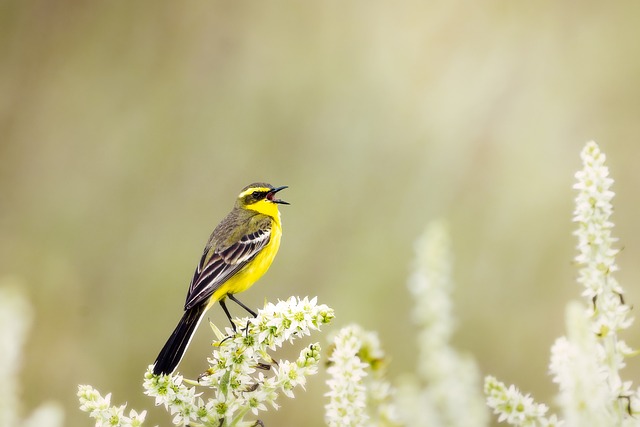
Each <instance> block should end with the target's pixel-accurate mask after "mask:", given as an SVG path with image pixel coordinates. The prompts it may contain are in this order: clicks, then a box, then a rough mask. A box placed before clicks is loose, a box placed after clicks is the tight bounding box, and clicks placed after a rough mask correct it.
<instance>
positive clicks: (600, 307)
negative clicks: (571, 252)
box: [573, 141, 633, 337]
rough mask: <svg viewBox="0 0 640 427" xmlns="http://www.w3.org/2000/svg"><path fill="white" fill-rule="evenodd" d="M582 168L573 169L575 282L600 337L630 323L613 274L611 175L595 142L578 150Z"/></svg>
mask: <svg viewBox="0 0 640 427" xmlns="http://www.w3.org/2000/svg"><path fill="white" fill-rule="evenodd" d="M580 156H581V157H582V162H583V166H584V167H583V169H582V170H581V171H579V172H577V173H576V179H577V180H578V182H577V183H576V184H575V185H574V186H573V188H575V189H576V190H578V192H579V193H578V196H577V197H576V208H575V211H574V216H573V220H574V221H575V222H577V223H578V229H577V230H576V231H575V232H574V234H575V235H576V236H577V237H578V252H579V253H578V255H577V256H576V263H577V264H578V265H580V266H581V268H580V272H579V277H578V282H579V283H581V284H582V285H583V286H584V287H585V289H584V292H583V295H584V296H585V297H586V298H587V299H588V302H589V304H590V307H591V308H592V316H593V319H592V323H593V325H594V327H595V330H594V332H595V333H596V334H598V336H600V337H605V336H606V335H608V334H610V333H613V334H615V333H616V332H618V331H620V330H623V329H626V328H628V327H629V326H630V325H631V322H632V321H633V319H632V318H630V317H628V314H629V307H628V306H626V305H625V304H624V299H623V297H622V288H621V287H620V285H619V284H618V282H617V280H616V279H615V277H614V276H613V273H614V272H615V271H617V270H618V266H617V265H616V262H615V256H616V255H617V254H618V249H615V248H614V247H613V244H614V243H615V242H616V241H617V239H616V238H614V237H612V236H611V231H612V230H613V223H612V222H611V221H610V217H611V214H612V213H613V206H612V205H611V200H612V199H613V196H614V192H613V191H611V190H610V188H611V185H612V184H613V179H611V178H610V177H609V168H607V167H606V166H605V164H604V163H605V160H606V156H605V154H604V153H603V152H601V151H600V149H599V148H598V145H597V144H596V143H595V142H593V141H591V142H589V143H587V145H586V146H585V148H584V149H583V150H582V153H581V154H580Z"/></svg>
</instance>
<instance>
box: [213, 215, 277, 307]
mask: <svg viewBox="0 0 640 427" xmlns="http://www.w3.org/2000/svg"><path fill="white" fill-rule="evenodd" d="M281 236H282V229H281V228H280V225H279V224H277V223H275V221H274V224H273V229H272V231H271V239H270V240H269V243H267V246H265V247H264V249H262V251H261V252H260V253H259V254H258V256H256V257H255V258H254V259H253V261H251V262H250V263H248V264H247V265H246V266H245V267H244V268H243V269H242V270H240V271H238V272H237V273H236V274H234V275H233V276H232V277H230V278H229V280H227V281H226V282H225V283H223V284H222V286H220V287H219V288H218V290H216V291H215V292H214V294H213V296H212V298H211V300H210V301H209V304H208V306H209V307H211V306H212V305H213V304H215V303H216V302H217V301H220V300H221V299H222V298H224V297H225V296H226V295H227V294H237V293H240V292H244V291H246V290H247V289H249V288H250V287H251V286H253V284H254V283H255V282H257V281H258V279H260V278H261V277H262V275H263V274H264V273H266V272H267V270H268V269H269V267H270V266H271V263H272V262H273V259H274V258H275V257H276V253H278V249H279V248H280V237H281Z"/></svg>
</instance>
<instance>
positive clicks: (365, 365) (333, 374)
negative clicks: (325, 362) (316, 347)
mask: <svg viewBox="0 0 640 427" xmlns="http://www.w3.org/2000/svg"><path fill="white" fill-rule="evenodd" d="M331 341H332V347H333V349H332V352H331V355H330V356H329V364H330V366H329V368H328V369H327V373H328V374H329V376H330V378H329V379H328V380H327V385H328V386H329V392H327V393H326V396H328V397H329V403H328V404H327V405H325V421H326V423H327V424H328V425H329V426H330V427H342V426H351V427H356V426H365V425H366V426H396V425H399V424H398V416H397V414H396V409H395V405H394V404H393V402H392V401H391V398H392V395H393V392H394V390H393V389H392V388H391V385H390V384H389V383H388V382H387V381H386V380H385V379H384V377H385V373H386V369H385V368H386V363H385V356H384V352H383V351H382V347H381V345H380V340H379V339H378V335H377V334H375V333H373V332H367V331H365V330H363V329H362V328H361V327H360V326H358V325H351V326H347V327H344V328H342V329H341V330H340V331H339V332H338V333H337V334H336V335H335V336H334V337H333V339H332V340H331ZM371 408H374V409H371ZM367 409H369V410H367Z"/></svg>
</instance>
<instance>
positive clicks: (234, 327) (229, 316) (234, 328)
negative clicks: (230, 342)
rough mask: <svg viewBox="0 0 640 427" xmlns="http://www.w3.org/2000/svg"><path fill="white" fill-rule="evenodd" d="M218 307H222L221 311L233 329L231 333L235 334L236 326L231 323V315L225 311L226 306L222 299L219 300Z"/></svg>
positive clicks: (227, 310)
mask: <svg viewBox="0 0 640 427" xmlns="http://www.w3.org/2000/svg"><path fill="white" fill-rule="evenodd" d="M229 295H231V294H229ZM220 305H221V306H222V309H223V310H224V314H226V315H227V319H229V322H231V327H232V328H233V332H236V324H235V323H233V320H231V314H229V309H227V304H225V302H224V298H223V299H221V300H220Z"/></svg>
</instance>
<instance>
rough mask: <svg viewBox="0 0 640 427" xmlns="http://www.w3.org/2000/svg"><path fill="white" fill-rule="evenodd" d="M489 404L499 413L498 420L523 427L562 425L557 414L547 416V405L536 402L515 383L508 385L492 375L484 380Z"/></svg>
mask: <svg viewBox="0 0 640 427" xmlns="http://www.w3.org/2000/svg"><path fill="white" fill-rule="evenodd" d="M484 391H485V394H486V395H487V405H488V406H489V407H490V408H492V409H493V410H494V412H495V413H496V414H499V415H498V421H499V422H503V421H506V422H507V423H509V424H511V425H516V426H522V427H556V426H560V425H562V423H560V422H559V421H558V419H557V417H556V416H555V415H552V416H550V417H548V418H547V417H545V414H546V413H547V411H548V410H549V408H547V406H546V405H543V404H540V403H535V402H534V401H533V398H532V397H531V396H529V395H528V394H527V395H523V394H522V393H520V391H519V390H518V389H517V388H516V387H515V386H513V385H511V386H509V387H507V386H506V385H505V384H504V383H502V382H500V381H498V380H497V379H496V378H494V377H492V376H488V377H486V378H485V381H484Z"/></svg>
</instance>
